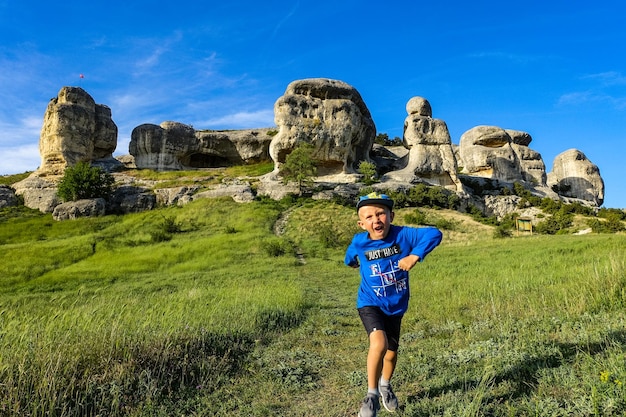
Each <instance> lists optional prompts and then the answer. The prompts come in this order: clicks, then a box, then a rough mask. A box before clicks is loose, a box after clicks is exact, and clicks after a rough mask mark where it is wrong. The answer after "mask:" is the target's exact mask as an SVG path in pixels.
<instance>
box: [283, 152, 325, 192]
mask: <svg viewBox="0 0 626 417" xmlns="http://www.w3.org/2000/svg"><path fill="white" fill-rule="evenodd" d="M278 171H279V174H280V175H281V176H282V177H283V183H284V184H286V183H288V182H290V181H292V182H297V183H298V189H299V190H300V193H301V194H302V191H303V189H304V187H305V186H306V185H309V184H311V183H312V182H313V177H315V175H317V166H316V165H315V160H314V159H313V145H311V144H310V143H301V144H300V145H298V146H297V147H296V149H294V150H293V151H292V152H291V153H290V154H289V155H287V157H286V158H285V163H284V164H282V165H281V166H280V168H279V169H278Z"/></svg>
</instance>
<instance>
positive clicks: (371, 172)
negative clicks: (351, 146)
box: [359, 161, 376, 185]
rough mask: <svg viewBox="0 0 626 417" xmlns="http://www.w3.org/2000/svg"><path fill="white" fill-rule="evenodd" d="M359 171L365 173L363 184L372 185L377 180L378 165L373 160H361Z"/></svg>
mask: <svg viewBox="0 0 626 417" xmlns="http://www.w3.org/2000/svg"><path fill="white" fill-rule="evenodd" d="M359 173H360V174H361V175H363V184H365V185H372V184H374V183H375V182H376V165H375V164H374V163H373V162H367V161H361V163H360V164H359Z"/></svg>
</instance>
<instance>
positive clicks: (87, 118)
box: [35, 87, 119, 177]
mask: <svg viewBox="0 0 626 417" xmlns="http://www.w3.org/2000/svg"><path fill="white" fill-rule="evenodd" d="M116 147H117V126H116V125H115V123H114V122H113V120H112V119H111V109H110V108H109V107H107V106H105V105H102V104H96V103H95V101H94V99H93V98H92V97H91V96H90V95H89V94H88V93H87V92H86V91H85V90H83V89H82V88H80V87H63V88H61V90H60V91H59V94H58V96H57V97H55V98H53V99H52V100H50V103H48V107H47V108H46V112H45V114H44V122H43V127H42V129H41V136H40V139H39V153H40V155H41V166H40V167H39V169H38V170H37V171H35V173H36V175H38V176H40V177H46V176H59V175H63V172H64V171H65V168H67V167H68V166H73V165H75V164H76V163H78V162H84V161H89V162H95V163H99V164H101V165H107V164H108V165H116V162H117V161H116V160H115V159H114V158H113V151H115V148H116ZM118 164H119V163H118Z"/></svg>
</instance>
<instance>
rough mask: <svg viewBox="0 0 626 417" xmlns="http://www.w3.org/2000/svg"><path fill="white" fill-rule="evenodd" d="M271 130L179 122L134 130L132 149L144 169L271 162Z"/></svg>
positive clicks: (131, 151)
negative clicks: (211, 127) (199, 127)
mask: <svg viewBox="0 0 626 417" xmlns="http://www.w3.org/2000/svg"><path fill="white" fill-rule="evenodd" d="M270 133H271V129H269V128H264V129H254V130H236V131H196V130H194V128H193V127H191V126H189V125H185V124H183V123H178V122H163V123H161V125H160V126H159V125H154V124H143V125H140V126H137V127H136V128H135V129H133V132H132V133H131V140H130V145H129V152H130V154H131V155H132V156H133V157H134V159H135V165H136V167H137V168H140V169H154V170H158V171H162V170H180V169H184V168H215V167H225V166H231V165H242V164H245V163H251V162H259V161H267V160H268V159H269V151H268V149H269V144H270V142H271V140H272V136H271V134H270Z"/></svg>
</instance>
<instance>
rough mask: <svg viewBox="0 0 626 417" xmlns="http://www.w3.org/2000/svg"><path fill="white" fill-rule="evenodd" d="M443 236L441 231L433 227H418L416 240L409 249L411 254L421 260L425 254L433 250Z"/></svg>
mask: <svg viewBox="0 0 626 417" xmlns="http://www.w3.org/2000/svg"><path fill="white" fill-rule="evenodd" d="M442 238H443V234H442V233H441V231H440V230H439V229H437V228H435V227H422V228H419V229H418V233H417V242H416V244H415V246H414V247H413V249H412V250H411V255H416V256H417V257H418V261H419V262H422V261H423V260H424V258H425V257H426V255H428V254H429V253H430V252H432V251H433V249H435V248H436V247H437V246H438V245H439V244H440V243H441V239H442Z"/></svg>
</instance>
